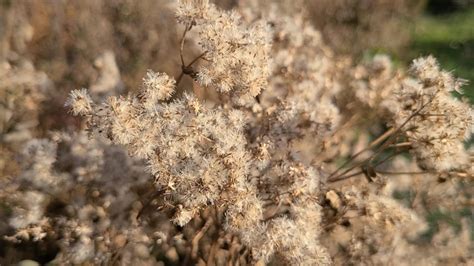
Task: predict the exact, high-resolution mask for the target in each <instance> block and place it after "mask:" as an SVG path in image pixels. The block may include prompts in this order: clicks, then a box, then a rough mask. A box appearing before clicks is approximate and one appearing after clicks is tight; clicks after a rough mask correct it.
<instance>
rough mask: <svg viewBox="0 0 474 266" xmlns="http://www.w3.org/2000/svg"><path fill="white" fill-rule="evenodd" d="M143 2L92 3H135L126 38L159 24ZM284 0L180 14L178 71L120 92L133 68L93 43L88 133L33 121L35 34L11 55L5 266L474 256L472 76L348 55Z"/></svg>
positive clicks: (38, 85)
mask: <svg viewBox="0 0 474 266" xmlns="http://www.w3.org/2000/svg"><path fill="white" fill-rule="evenodd" d="M145 2H146V3H144V4H143V5H138V4H137V5H135V4H132V3H129V2H128V1H126V0H117V1H114V2H113V3H114V4H111V5H112V6H113V8H111V7H110V6H108V5H102V4H95V3H92V2H87V6H93V5H97V6H98V7H100V9H101V10H109V9H110V10H116V9H115V8H116V6H121V7H123V9H120V10H122V11H121V12H125V13H124V14H114V13H113V12H112V13H107V18H110V17H115V18H116V19H117V20H118V22H119V25H121V26H120V27H119V30H118V31H119V33H117V34H118V35H122V34H125V35H126V36H128V35H129V34H132V35H133V33H132V32H131V30H130V29H129V28H127V27H133V26H131V25H135V24H136V23H138V22H137V20H138V21H142V20H146V21H149V20H151V21H153V20H152V19H146V18H145V17H146V16H144V15H143V14H145V13H146V12H145V9H146V8H147V7H149V6H150V5H151V6H153V5H152V4H150V3H148V2H147V1H145ZM284 2H285V1H282V2H281V3H275V4H270V3H265V4H261V5H260V4H251V3H247V5H245V3H246V2H245V1H242V2H241V3H239V5H238V8H237V9H234V10H232V11H222V10H220V9H219V8H217V7H216V6H214V5H213V4H212V3H209V1H207V0H195V1H190V0H183V1H179V2H178V3H177V4H176V5H175V8H176V11H175V13H173V12H169V13H166V17H174V18H175V19H176V20H177V23H179V24H181V25H182V27H177V26H175V24H173V23H171V22H170V21H166V22H161V23H159V25H163V24H162V23H166V24H170V25H173V27H172V29H179V30H178V31H179V32H178V33H177V34H176V36H175V37H176V38H175V40H173V42H172V44H169V45H170V46H174V47H172V48H167V51H174V54H173V55H174V56H175V58H174V59H173V60H175V61H173V62H174V63H171V62H160V63H163V64H166V63H169V64H170V65H172V66H174V67H175V68H177V69H175V70H173V71H166V72H162V71H163V70H162V69H157V71H160V72H155V71H153V70H151V68H154V67H153V66H150V67H149V68H148V69H149V70H148V71H146V70H145V69H146V68H143V66H142V67H137V69H141V75H142V76H143V78H142V84H141V85H140V86H136V88H127V90H128V94H124V93H123V90H124V88H126V87H125V86H124V84H127V85H129V84H130V80H127V79H129V78H130V76H129V75H130V73H131V72H133V71H137V70H136V69H135V70H130V69H128V70H127V68H128V67H129V66H126V68H125V69H126V71H125V72H126V73H127V74H126V75H122V71H123V68H122V64H123V62H124V61H123V60H124V58H126V57H127V55H125V54H120V53H117V52H116V51H117V50H113V51H114V52H111V51H112V50H108V49H103V50H102V49H99V50H101V51H100V52H99V53H98V54H96V55H95V56H94V57H90V58H91V59H92V60H89V61H90V62H89V65H88V66H87V69H89V68H90V67H92V68H94V69H95V72H93V73H94V74H93V75H92V76H93V77H90V78H91V80H93V81H92V82H90V83H89V86H86V87H89V89H77V90H72V91H70V92H69V97H68V99H67V101H66V102H65V106H66V108H67V109H68V110H69V112H70V113H71V114H72V115H74V116H80V117H82V120H79V119H78V120H72V119H71V121H73V122H71V124H67V125H64V126H63V127H60V130H57V128H55V127H51V126H50V127H48V126H43V127H39V126H36V124H37V121H39V120H40V121H50V120H51V119H54V117H55V116H52V115H51V114H50V113H48V112H43V113H35V111H36V110H38V109H41V108H40V107H39V104H40V103H42V102H43V101H44V99H46V98H47V97H46V96H47V95H48V94H47V92H48V91H49V90H51V88H52V87H51V84H50V81H49V79H48V78H47V77H46V75H45V74H44V73H42V72H39V71H36V70H34V68H33V67H32V64H31V63H30V62H29V61H25V60H24V59H22V58H23V57H21V56H20V57H12V55H14V54H16V53H14V52H12V50H11V49H13V50H15V49H16V51H18V52H24V49H27V48H26V47H25V45H22V43H23V41H24V42H27V41H28V40H29V39H31V38H29V37H28V36H29V35H28V34H27V32H25V33H24V34H22V35H21V34H20V35H21V36H23V37H21V38H23V39H22V40H23V41H22V42H20V43H18V44H16V45H13V46H12V47H13V48H10V45H6V46H5V47H7V48H5V51H7V54H10V58H9V59H8V60H5V61H4V63H2V66H3V68H2V69H0V79H2V83H0V95H4V96H5V97H3V98H2V101H1V103H2V105H1V106H0V108H2V109H1V112H2V113H1V114H2V120H1V121H0V122H1V124H0V125H1V126H2V127H1V130H2V133H3V135H2V140H1V141H2V142H0V144H1V146H0V154H1V156H2V157H5V159H4V158H2V160H0V162H1V164H0V167H1V173H2V177H0V186H1V189H0V202H1V203H0V218H2V219H0V234H1V235H2V238H1V239H0V264H2V265H3V264H11V263H17V262H19V261H20V260H24V259H32V258H33V259H34V260H36V261H38V262H39V263H48V262H50V263H56V264H93V265H115V264H120V265H130V264H132V265H164V264H183V265H187V264H198V265H206V264H208V265H229V264H232V265H234V264H236V265H254V264H257V265H261V264H278V265H279V264H284V265H332V264H335V265H343V264H357V265H385V264H393V263H396V264H400V265H446V264H448V265H470V264H472V263H474V258H473V256H472V248H473V246H472V239H470V231H469V230H470V229H469V228H472V223H473V221H472V217H471V216H472V214H473V213H472V208H470V206H472V196H473V195H474V190H473V188H474V186H472V182H473V181H474V179H473V177H474V168H473V165H474V164H473V154H474V153H473V150H472V148H467V149H466V146H468V145H467V144H466V140H468V139H469V138H470V137H471V136H472V133H473V129H474V118H473V110H472V107H471V106H470V105H469V104H468V103H467V102H465V101H462V100H459V99H456V98H454V97H452V96H451V93H452V92H453V91H457V92H459V93H461V92H462V91H461V89H460V88H461V86H462V83H463V82H462V80H458V79H455V78H454V77H453V75H452V74H451V73H449V72H446V71H443V70H441V68H440V66H439V65H438V63H437V62H436V60H435V59H434V58H433V57H431V56H428V57H424V58H419V59H416V60H414V61H413V63H412V65H411V68H410V69H409V70H408V71H405V70H403V69H398V68H396V67H395V66H393V65H392V63H391V60H390V58H389V57H388V56H386V55H376V56H374V57H373V58H372V59H371V60H368V61H363V62H361V63H358V62H356V61H353V59H352V58H350V57H347V56H341V55H338V54H337V53H335V52H334V51H333V50H332V49H331V48H330V47H329V46H327V45H325V43H324V41H323V36H322V35H321V33H320V32H319V31H317V30H316V29H315V28H314V27H313V26H312V25H311V24H310V23H309V21H308V20H307V19H306V18H305V16H304V14H301V13H298V10H297V8H295V9H291V10H282V9H281V8H282V7H284V6H285V5H286V4H287V3H286V2H285V3H286V4H285V3H284ZM76 5H79V6H80V7H82V6H81V5H80V4H76ZM59 6H60V7H66V6H62V5H59ZM165 6H166V8H164V9H163V10H162V11H163V12H164V13H165V12H166V11H168V9H169V8H170V6H171V5H168V4H167V5H165ZM20 7H21V5H17V4H16V5H13V6H12V10H15V12H19V10H20V11H21V10H22V9H21V8H20ZM22 12H24V10H23V11H22ZM127 12H129V13H127ZM20 13H21V12H20ZM81 14H83V12H82V9H80V10H79V11H78V17H79V18H81V19H78V20H79V21H82V22H84V18H82V16H81ZM127 14H128V15H127ZM134 14H135V15H137V17H135V15H134ZM104 16H105V15H104ZM102 18H103V17H100V16H99V17H97V18H96V19H97V20H100V21H102ZM124 18H127V19H130V20H132V22H130V23H129V24H127V23H125V22H123V19H124ZM104 21H108V20H107V19H105V20H104ZM20 22H21V21H20ZM18 23H19V22H18ZM18 23H17V24H18ZM104 23H105V22H104ZM20 24H21V23H20ZM152 24H153V25H155V24H154V23H152ZM21 25H23V24H21ZM25 25H27V24H25ZM101 25H102V26H104V25H106V26H104V27H105V28H106V29H108V30H112V29H111V28H109V27H108V26H107V25H108V24H107V23H105V24H101ZM82 26H84V27H85V25H82ZM148 26H149V25H148ZM148 26H147V27H145V28H148V29H149V27H148ZM27 28H28V27H26V26H25V27H24V30H25V31H26V29H27ZM86 28H88V27H86ZM89 31H91V32H94V29H89ZM89 31H86V35H87V36H89V34H92V33H91V32H89ZM153 32H154V31H150V32H149V35H148V37H147V38H148V39H147V38H145V39H147V40H148V41H146V42H144V43H143V46H144V49H145V48H146V49H145V50H147V52H146V53H145V54H148V51H149V50H148V48H150V47H148V46H147V43H151V44H153V43H156V42H157V40H158V39H160V38H155V37H156V36H155V35H154V33H153ZM155 33H156V32H155ZM9 36H10V35H9ZM153 36H155V37H153ZM164 36H165V40H161V41H160V43H161V45H164V43H166V38H167V37H166V36H168V37H169V33H168V34H167V35H164ZM142 37H143V36H142ZM21 38H20V37H19V40H21ZM126 39H127V38H126ZM132 39H133V40H135V38H131V39H130V40H132ZM137 39H143V38H137ZM176 44H179V45H178V46H179V47H177V45H176ZM132 46H133V47H135V46H134V45H132ZM15 47H16V48H15ZM147 47H148V48H147ZM106 48H109V49H112V48H111V47H106ZM75 49H76V48H73V49H72V50H75ZM150 49H151V48H150ZM119 51H123V50H120V49H119ZM150 53H152V52H150ZM167 56H169V55H167ZM87 57H89V56H87ZM188 57H190V58H191V60H189V58H188ZM20 58H21V60H23V61H22V62H26V63H23V64H19V63H18V62H19V61H18V60H20ZM21 60H20V61H21ZM59 60H62V59H59ZM178 60H179V61H181V62H178ZM188 60H189V61H188ZM73 61H74V60H73ZM82 61H83V60H82V59H80V60H78V61H77V62H82ZM145 61H146V60H145ZM1 62H3V61H1ZM179 64H180V65H179ZM81 65H82V63H81ZM179 66H180V67H181V68H180V69H179ZM81 69H83V68H82V67H79V68H78V70H77V71H80V70H81ZM130 71H131V72H130ZM88 73H92V72H88ZM173 74H175V75H176V78H175V77H173V76H172V75H173ZM185 76H189V77H190V78H191V79H192V81H193V83H192V84H193V87H192V88H191V86H189V85H190V84H191V83H190V82H189V81H190V80H189V79H188V80H187V81H185V80H184V79H183V78H184V77H185ZM55 78H57V77H55ZM55 78H53V80H55ZM75 78H77V79H78V80H82V78H85V77H82V78H80V77H75ZM4 81H5V82H4ZM182 81H183V83H181V82H182ZM79 88H81V87H79ZM4 99H5V100H4ZM3 113H4V114H5V115H3ZM38 116H40V118H38ZM41 119H42V120H41ZM29 121H34V123H30V122H29ZM60 121H63V120H60ZM64 121H67V120H64ZM25 123H26V124H28V123H30V124H31V126H25V125H24V124H25ZM46 125H47V123H46ZM44 127H46V128H44ZM25 128H26V129H28V130H27V131H28V132H29V133H28V134H29V135H28V136H35V137H37V138H33V139H31V140H28V141H27V140H26V139H25V138H20V136H22V133H20V131H19V129H25ZM78 128H81V130H80V131H79V132H76V131H77V129H78ZM53 129H54V130H53ZM82 129H84V130H82ZM11 139H16V142H15V145H13V144H12V143H13V142H11V141H10V140H11ZM20 147H21V148H20ZM4 154H5V155H8V158H7V157H6V156H4ZM13 162H14V163H15V165H17V166H16V168H17V169H15V170H14V171H13V170H9V169H8V167H6V166H7V165H9V164H13ZM5 169H7V170H5ZM8 171H9V172H8ZM3 173H6V174H3ZM30 262H31V261H30Z"/></svg>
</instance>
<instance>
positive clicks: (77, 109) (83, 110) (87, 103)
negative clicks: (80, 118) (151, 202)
mask: <svg viewBox="0 0 474 266" xmlns="http://www.w3.org/2000/svg"><path fill="white" fill-rule="evenodd" d="M93 104H94V103H93V101H92V98H91V96H90V95H89V94H88V93H87V90H86V89H80V90H73V91H71V93H70V95H69V100H68V101H67V102H66V104H65V105H66V106H67V107H70V110H71V112H72V113H73V114H74V115H87V114H90V113H92V110H93Z"/></svg>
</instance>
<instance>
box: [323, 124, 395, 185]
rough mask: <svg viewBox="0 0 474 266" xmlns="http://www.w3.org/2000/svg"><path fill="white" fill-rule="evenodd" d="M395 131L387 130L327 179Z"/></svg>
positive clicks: (393, 129) (392, 129)
mask: <svg viewBox="0 0 474 266" xmlns="http://www.w3.org/2000/svg"><path fill="white" fill-rule="evenodd" d="M394 131H395V128H391V129H389V130H388V131H386V132H385V133H383V134H382V135H380V136H379V137H378V138H377V139H375V140H374V141H372V142H371V143H370V144H369V145H368V146H367V147H366V148H364V149H362V150H360V151H359V152H357V153H356V154H354V155H352V156H351V157H350V158H349V159H347V160H346V161H345V162H344V163H343V164H342V165H341V166H339V167H338V168H337V169H336V170H335V171H334V172H332V173H331V174H330V175H329V178H331V177H332V176H334V175H335V174H337V172H339V171H340V170H341V169H342V168H344V167H345V166H346V165H348V164H349V163H350V162H352V161H353V160H354V159H356V158H357V157H358V156H360V155H361V154H363V153H364V152H366V151H369V150H371V149H372V148H373V147H375V146H377V145H378V144H380V143H381V142H382V141H384V140H385V139H386V138H388V137H389V136H390V135H391V134H393V132H394Z"/></svg>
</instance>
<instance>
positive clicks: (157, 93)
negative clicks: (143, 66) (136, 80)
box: [141, 70, 176, 110]
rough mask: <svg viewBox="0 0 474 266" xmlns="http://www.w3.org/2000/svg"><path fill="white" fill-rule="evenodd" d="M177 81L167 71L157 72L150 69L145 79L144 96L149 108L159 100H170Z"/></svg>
mask: <svg viewBox="0 0 474 266" xmlns="http://www.w3.org/2000/svg"><path fill="white" fill-rule="evenodd" d="M175 84H176V81H175V80H174V79H173V78H170V77H169V76H168V75H166V74H165V73H155V72H153V71H151V70H148V72H147V74H146V77H145V78H144V79H143V86H144V87H145V88H144V90H142V95H141V96H142V97H144V99H146V102H145V103H144V104H145V105H147V109H150V110H151V109H152V108H153V106H154V105H155V104H157V103H158V102H159V101H165V100H168V99H169V98H170V97H171V95H172V94H173V93H174V90H175Z"/></svg>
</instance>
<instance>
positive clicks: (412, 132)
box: [394, 57, 474, 171]
mask: <svg viewBox="0 0 474 266" xmlns="http://www.w3.org/2000/svg"><path fill="white" fill-rule="evenodd" d="M411 70H412V73H413V75H414V77H415V78H416V79H406V80H404V81H403V82H402V84H401V86H400V87H399V89H398V90H397V91H395V93H396V101H397V102H398V108H397V110H398V112H397V113H396V114H395V117H394V119H395V121H394V122H395V124H396V125H397V126H401V125H402V124H404V123H405V121H407V120H409V121H408V123H407V124H406V126H405V127H406V133H405V134H406V135H407V137H408V139H409V140H410V141H411V142H412V147H413V150H412V151H413V152H414V154H415V156H416V157H417V160H418V162H419V163H420V165H421V166H423V167H424V168H428V169H434V170H437V171H447V170H451V169H459V168H465V167H467V166H468V165H469V156H468V154H467V152H466V151H465V149H464V144H463V142H464V141H465V140H466V139H467V138H469V137H470V136H471V134H472V125H473V124H474V119H473V116H472V109H471V107H470V106H469V104H467V103H465V102H462V101H460V100H458V99H455V98H453V97H452V96H451V94H450V92H452V91H454V90H459V88H458V86H460V85H459V84H460V83H459V82H458V81H456V80H455V79H454V78H453V77H452V75H451V74H449V73H447V72H445V71H441V70H440V69H439V66H438V63H437V61H436V59H434V58H433V57H427V58H420V59H417V60H414V62H413V65H412V67H411Z"/></svg>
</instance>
